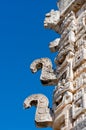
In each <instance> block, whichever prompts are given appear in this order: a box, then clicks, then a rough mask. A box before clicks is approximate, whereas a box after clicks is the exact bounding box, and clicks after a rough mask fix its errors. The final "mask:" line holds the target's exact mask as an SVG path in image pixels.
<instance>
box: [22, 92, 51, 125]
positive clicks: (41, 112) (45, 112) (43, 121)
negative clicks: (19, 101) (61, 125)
mask: <svg viewBox="0 0 86 130" xmlns="http://www.w3.org/2000/svg"><path fill="white" fill-rule="evenodd" d="M48 105H49V102H48V99H47V97H46V96H44V95H43V94H34V95H31V96H29V97H27V98H26V99H25V101H24V108H25V109H27V108H30V107H31V106H36V107H37V109H36V115H35V122H36V126H37V127H48V126H50V127H51V126H52V122H53V119H52V113H51V110H50V108H49V107H48Z"/></svg>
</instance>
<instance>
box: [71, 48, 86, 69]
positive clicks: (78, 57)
mask: <svg viewBox="0 0 86 130" xmlns="http://www.w3.org/2000/svg"><path fill="white" fill-rule="evenodd" d="M85 61H86V49H85V48H83V49H80V50H79V51H78V52H76V54H75V57H74V60H73V68H74V69H75V68H76V67H78V66H80V65H81V64H83V63H85Z"/></svg>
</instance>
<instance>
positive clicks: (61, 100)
mask: <svg viewBox="0 0 86 130" xmlns="http://www.w3.org/2000/svg"><path fill="white" fill-rule="evenodd" d="M58 91H60V89H58ZM58 91H57V92H56V93H55V94H54V103H55V105H56V107H55V105H54V109H55V111H56V112H57V113H58V112H59V111H61V110H62V109H63V108H64V107H65V106H66V105H68V104H71V103H72V101H73V94H72V93H71V92H69V91H66V92H64V93H61V94H60V93H59V92H58ZM60 92H61V91H60Z"/></svg>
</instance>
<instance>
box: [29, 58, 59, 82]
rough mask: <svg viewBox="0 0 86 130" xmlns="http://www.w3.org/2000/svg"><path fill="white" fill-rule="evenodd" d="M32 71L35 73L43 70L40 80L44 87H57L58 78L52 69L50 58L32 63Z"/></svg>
mask: <svg viewBox="0 0 86 130" xmlns="http://www.w3.org/2000/svg"><path fill="white" fill-rule="evenodd" d="M30 69H31V71H32V72H33V73H35V72H37V71H38V70H39V69H42V72H41V76H40V80H41V82H42V84H43V85H55V84H56V83H57V77H56V74H55V72H54V70H53V69H52V62H51V60H50V59H49V58H40V59H37V60H35V61H33V62H32V64H31V66H30Z"/></svg>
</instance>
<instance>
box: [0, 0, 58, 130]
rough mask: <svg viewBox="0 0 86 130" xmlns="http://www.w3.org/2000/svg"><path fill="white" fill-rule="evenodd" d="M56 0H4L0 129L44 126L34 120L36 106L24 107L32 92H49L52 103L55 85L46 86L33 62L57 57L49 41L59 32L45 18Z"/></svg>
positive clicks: (0, 10) (32, 129) (1, 5)
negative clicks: (34, 70) (48, 26)
mask: <svg viewBox="0 0 86 130" xmlns="http://www.w3.org/2000/svg"><path fill="white" fill-rule="evenodd" d="M56 1H57V0H1V1H0V130H41V129H37V128H36V127H35V124H34V117H35V108H34V107H32V108H31V109H29V110H24V109H23V101H24V99H25V98H26V97H27V96H29V95H31V94H35V93H43V94H45V95H46V96H47V97H48V98H49V100H50V105H52V93H53V88H54V87H49V86H48V87H47V86H46V87H43V86H42V85H41V83H40V80H39V77H40V72H38V73H37V74H34V75H33V74H32V73H31V72H30V69H29V66H30V63H31V62H32V61H33V60H34V59H37V58H41V57H49V58H51V59H52V61H54V58H55V56H56V53H55V54H52V53H51V52H50V50H49V48H48V45H49V42H50V41H52V40H54V39H55V38H57V37H58V34H56V33H55V32H54V31H52V30H47V29H44V27H43V21H44V17H45V13H47V12H49V11H50V10H51V9H57V6H56ZM53 63H54V62H53ZM50 129H51V128H46V130H50ZM44 130H45V129H44Z"/></svg>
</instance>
